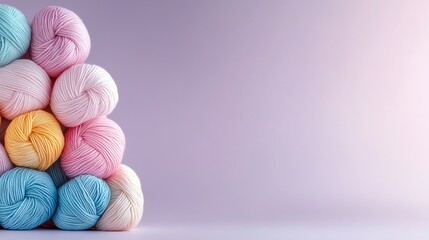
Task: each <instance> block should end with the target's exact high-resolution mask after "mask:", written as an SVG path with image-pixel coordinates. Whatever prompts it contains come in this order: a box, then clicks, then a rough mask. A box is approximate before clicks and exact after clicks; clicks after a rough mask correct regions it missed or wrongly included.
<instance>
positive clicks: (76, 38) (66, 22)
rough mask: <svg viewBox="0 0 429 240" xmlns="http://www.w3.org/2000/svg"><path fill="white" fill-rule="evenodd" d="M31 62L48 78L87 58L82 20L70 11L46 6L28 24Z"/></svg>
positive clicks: (87, 34) (85, 31) (88, 41)
mask: <svg viewBox="0 0 429 240" xmlns="http://www.w3.org/2000/svg"><path fill="white" fill-rule="evenodd" d="M31 31H32V38H31V44H30V48H31V49H30V54H31V59H32V60H33V61H34V62H36V63H37V64H39V66H41V67H42V68H43V69H45V71H46V72H47V73H48V75H49V76H51V77H57V76H59V75H60V74H61V73H62V72H63V71H64V70H66V69H68V68H69V67H71V66H73V65H76V64H79V63H83V62H85V60H86V59H87V58H88V55H89V52H90V49H91V40H90V37H89V33H88V30H87V29H86V27H85V25H84V24H83V22H82V20H81V19H80V18H79V17H78V16H77V15H76V14H75V13H74V12H72V11H70V10H67V9H65V8H61V7H55V6H49V7H46V8H44V9H42V10H41V11H40V12H38V13H37V14H36V16H35V17H34V18H33V22H32V23H31Z"/></svg>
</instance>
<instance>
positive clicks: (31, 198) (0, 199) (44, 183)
mask: <svg viewBox="0 0 429 240" xmlns="http://www.w3.org/2000/svg"><path fill="white" fill-rule="evenodd" d="M56 206H57V189H56V188H55V185H54V182H53V181H52V179H51V177H50V176H49V175H48V174H47V173H45V172H40V171H36V170H33V169H29V168H14V169H12V170H10V171H7V172H6V173H5V174H3V175H2V176H1V177H0V224H1V225H2V226H3V227H4V228H6V229H12V230H29V229H33V228H35V227H37V226H39V225H41V224H42V223H44V222H46V221H47V220H48V219H49V218H51V216H52V215H53V214H54V212H55V208H56Z"/></svg>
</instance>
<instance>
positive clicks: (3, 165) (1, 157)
mask: <svg viewBox="0 0 429 240" xmlns="http://www.w3.org/2000/svg"><path fill="white" fill-rule="evenodd" d="M12 168H13V165H12V163H11V162H10V160H9V157H8V156H7V153H6V150H5V149H4V147H3V145H2V144H0V176H1V175H2V174H3V173H5V172H6V171H9V170H10V169H12Z"/></svg>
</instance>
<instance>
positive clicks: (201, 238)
mask: <svg viewBox="0 0 429 240" xmlns="http://www.w3.org/2000/svg"><path fill="white" fill-rule="evenodd" d="M0 239H13V240H21V239H22V240H24V239H25V240H27V239H32V240H38V239H43V240H46V239H61V240H66V239H74V240H86V239H91V240H94V239H103V240H110V239H112V240H113V239H125V240H133V239H145V240H164V239H175V240H180V239H186V240H193V239H195V240H197V239H198V240H212V239H213V240H215V239H216V240H225V239H226V240H229V239H230V240H233V239H234V240H240V239H245V240H253V239H261V240H277V239H278V240H280V239H281V240H284V239H293V240H301V239H303V240H313V239H317V240H324V239H326V240H328V239H329V240H336V239H338V240H344V239H347V240H354V239H356V240H363V239H365V240H371V239H377V240H378V239H389V240H395V239H429V224H424V223H419V224H406V223H401V224H399V223H397V224H369V223H359V224H341V223H336V224H326V223H311V224H309V223H288V224H271V225H267V224H261V225H257V224H229V225H220V224H216V225H188V226H185V225H183V226H179V225H176V226H140V227H138V228H136V229H134V230H133V231H131V232H96V231H82V232H66V231H59V230H40V229H38V230H33V231H5V230H0Z"/></svg>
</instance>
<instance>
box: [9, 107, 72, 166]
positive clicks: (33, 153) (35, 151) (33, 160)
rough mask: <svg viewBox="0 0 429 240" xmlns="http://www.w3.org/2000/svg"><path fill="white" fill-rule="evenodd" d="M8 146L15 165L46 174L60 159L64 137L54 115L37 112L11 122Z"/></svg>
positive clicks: (21, 116) (41, 111) (10, 157)
mask: <svg viewBox="0 0 429 240" xmlns="http://www.w3.org/2000/svg"><path fill="white" fill-rule="evenodd" d="M5 147H6V151H7V153H8V155H9V159H10V161H11V162H12V163H13V164H15V166H18V167H27V168H33V169H36V170H40V171H45V170H46V169H48V168H49V167H50V166H51V165H52V164H53V163H54V162H55V161H56V160H57V159H58V158H59V157H60V155H61V152H62V150H63V148H64V135H63V133H62V131H61V126H60V124H59V122H58V121H57V119H55V117H54V116H53V115H52V114H50V113H48V112H45V111H43V110H36V111H32V112H29V113H25V114H22V115H20V116H18V117H16V118H15V119H13V120H12V122H11V123H10V124H9V126H8V127H7V129H6V136H5Z"/></svg>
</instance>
